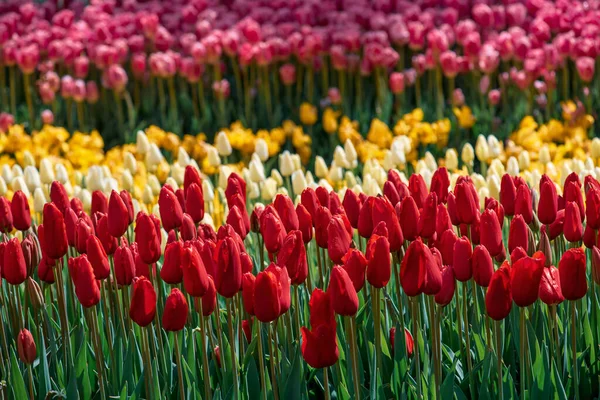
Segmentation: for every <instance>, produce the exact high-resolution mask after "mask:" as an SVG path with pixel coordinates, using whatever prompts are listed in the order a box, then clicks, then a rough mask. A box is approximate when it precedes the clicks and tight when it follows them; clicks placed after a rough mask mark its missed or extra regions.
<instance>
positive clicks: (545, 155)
mask: <svg viewBox="0 0 600 400" xmlns="http://www.w3.org/2000/svg"><path fill="white" fill-rule="evenodd" d="M538 157H539V159H540V162H541V163H542V164H544V165H545V164H548V163H549V162H550V161H552V158H551V157H550V150H549V149H548V146H546V145H544V146H542V148H541V149H540V154H539V156H538Z"/></svg>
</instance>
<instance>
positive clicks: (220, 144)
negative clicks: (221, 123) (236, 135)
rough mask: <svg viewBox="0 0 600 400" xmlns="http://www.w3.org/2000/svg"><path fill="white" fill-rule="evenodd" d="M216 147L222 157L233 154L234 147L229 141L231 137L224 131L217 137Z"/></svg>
mask: <svg viewBox="0 0 600 400" xmlns="http://www.w3.org/2000/svg"><path fill="white" fill-rule="evenodd" d="M215 147H216V149H217V151H218V152H219V155H220V156H222V157H227V156H229V155H231V153H232V151H233V150H232V148H231V143H230V142H229V138H228V137H227V134H226V133H225V132H224V131H220V132H219V133H218V134H217V137H216V138H215Z"/></svg>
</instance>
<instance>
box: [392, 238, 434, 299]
mask: <svg viewBox="0 0 600 400" xmlns="http://www.w3.org/2000/svg"><path fill="white" fill-rule="evenodd" d="M435 262H436V261H435V260H434V258H433V255H432V254H431V251H430V250H429V248H427V246H425V244H424V243H423V242H422V241H421V239H417V240H415V241H414V242H411V244H410V245H409V246H408V249H407V250H406V254H405V255H404V258H403V259H402V264H401V265H400V283H401V284H402V289H404V292H405V293H406V295H407V296H418V295H420V294H421V293H423V292H424V290H425V285H426V284H427V269H428V268H430V265H433V264H434V263H435Z"/></svg>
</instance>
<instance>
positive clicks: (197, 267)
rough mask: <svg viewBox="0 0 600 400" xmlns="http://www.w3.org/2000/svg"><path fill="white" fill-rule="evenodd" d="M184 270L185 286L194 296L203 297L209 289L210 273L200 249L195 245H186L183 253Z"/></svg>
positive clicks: (182, 264)
mask: <svg viewBox="0 0 600 400" xmlns="http://www.w3.org/2000/svg"><path fill="white" fill-rule="evenodd" d="M181 268H182V270H183V288H184V289H185V291H186V292H187V293H188V294H189V295H190V296H192V297H202V296H204V294H205V293H206V291H207V290H208V285H209V283H208V275H207V274H206V269H205V268H204V263H203V262H202V258H200V254H198V250H196V248H195V247H194V246H186V247H184V248H183V252H182V253H181Z"/></svg>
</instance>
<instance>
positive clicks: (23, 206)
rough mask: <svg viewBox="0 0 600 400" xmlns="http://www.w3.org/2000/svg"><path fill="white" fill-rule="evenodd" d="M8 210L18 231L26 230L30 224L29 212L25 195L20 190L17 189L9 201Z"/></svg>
mask: <svg viewBox="0 0 600 400" xmlns="http://www.w3.org/2000/svg"><path fill="white" fill-rule="evenodd" d="M10 210H11V213H12V218H13V225H14V227H15V228H17V229H18V230H20V231H26V230H27V229H29V227H30V226H31V212H30V211H29V201H28V200H27V196H26V195H25V193H23V192H22V191H20V190H17V191H16V192H15V194H14V196H13V198H12V201H11V203H10Z"/></svg>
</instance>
